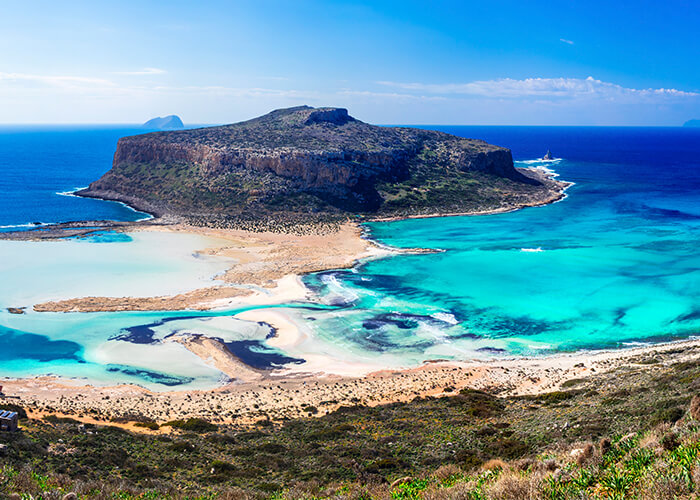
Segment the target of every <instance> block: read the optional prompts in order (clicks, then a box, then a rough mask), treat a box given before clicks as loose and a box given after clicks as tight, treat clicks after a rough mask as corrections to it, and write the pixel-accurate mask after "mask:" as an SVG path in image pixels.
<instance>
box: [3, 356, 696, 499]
mask: <svg viewBox="0 0 700 500" xmlns="http://www.w3.org/2000/svg"><path fill="white" fill-rule="evenodd" d="M653 361H654V360H651V362H652V364H649V365H638V366H637V367H636V368H633V369H622V370H619V371H618V372H616V373H612V374H606V375H600V376H598V377H595V378H591V379H590V380H587V381H584V382H580V383H579V382H578V381H573V382H571V383H569V386H570V387H568V388H567V389H566V390H565V391H562V392H556V393H549V394H543V395H540V396H533V397H511V398H496V397H494V396H491V395H489V394H486V393H481V392H474V391H466V392H462V393H460V394H458V395H455V396H452V397H447V398H441V399H421V400H415V401H413V402H411V403H407V404H392V405H387V406H380V407H374V408H367V407H353V408H346V409H341V410H340V411H338V412H336V413H334V414H331V415H328V416H324V417H321V418H308V419H301V420H294V421H288V422H282V423H268V425H260V426H258V427H257V428H254V429H233V428H223V427H222V428H219V429H218V430H216V431H214V430H213V427H212V428H209V427H208V426H206V425H205V426H202V428H198V426H197V425H190V426H189V427H190V428H189V430H182V429H180V430H178V431H177V432H175V433H174V434H173V435H171V436H146V435H139V434H132V433H129V432H126V431H123V430H121V429H118V428H115V427H99V428H94V429H88V430H87V432H86V431H85V430H80V429H79V426H78V424H77V423H76V422H73V421H70V420H57V419H55V418H53V419H51V418H50V419H48V420H44V421H25V422H24V428H25V430H24V432H23V433H21V434H16V435H8V434H4V435H0V436H1V437H0V442H2V443H6V444H7V445H8V450H7V453H6V458H5V461H6V463H7V464H8V465H10V468H6V469H4V471H3V472H2V473H1V474H0V496H2V495H3V494H5V495H7V494H9V492H11V491H24V492H32V491H34V493H37V492H39V490H40V489H42V488H43V489H45V490H52V489H53V490H58V489H60V490H62V491H69V490H71V489H77V490H78V491H83V490H85V489H86V488H87V489H90V488H92V489H93V490H95V491H98V490H102V491H111V490H110V488H117V489H120V488H121V490H123V491H128V490H129V488H131V489H132V493H133V494H134V495H137V494H140V493H141V492H142V491H145V490H149V489H150V490H152V492H155V493H153V495H155V496H154V498H163V497H166V496H167V495H168V493H167V492H168V491H169V490H171V489H172V490H173V491H171V493H170V495H171V496H172V497H178V496H179V495H181V494H183V493H182V492H189V493H188V494H189V495H191V498H195V497H204V495H207V494H213V492H226V491H228V492H230V491H232V489H234V488H237V490H236V491H237V492H238V493H239V494H242V493H241V492H242V491H246V492H248V493H247V494H250V495H252V496H255V497H262V498H265V497H270V496H275V495H276V496H277V497H284V496H287V497H289V498H310V497H312V496H315V497H319V498H324V497H331V496H335V495H336V494H338V493H342V495H341V496H346V497H351V498H357V497H358V495H359V496H361V494H366V495H369V496H365V497H364V498H370V497H375V498H389V497H393V498H423V497H425V498H443V497H444V498H452V497H453V495H452V494H451V493H450V494H449V495H448V496H443V497H441V496H440V495H446V494H448V493H449V492H453V493H455V495H456V494H457V493H456V492H460V493H459V495H458V496H457V498H519V497H518V494H516V493H514V492H517V491H521V492H522V491H526V490H527V491H529V493H528V494H527V495H525V496H522V497H520V498H579V497H580V495H581V493H582V492H585V493H587V494H589V495H593V496H594V497H596V498H623V496H615V495H616V494H617V493H616V494H612V493H610V492H618V493H620V492H627V496H624V498H636V497H637V496H638V497H639V498H673V496H672V495H671V496H656V497H653V496H652V497H648V496H644V494H645V493H644V492H645V488H647V487H648V486H649V485H657V486H655V487H654V491H658V489H659V488H660V487H661V486H659V484H662V483H663V485H665V486H664V487H665V488H667V490H668V491H675V493H678V494H681V496H680V497H687V496H688V495H690V492H691V491H694V489H695V486H694V485H695V482H694V481H695V480H696V479H698V480H700V469H698V463H699V462H698V451H699V450H700V434H699V433H698V431H697V430H696V429H698V425H697V422H696V421H694V420H692V419H691V418H690V417H689V416H687V415H686V411H687V408H688V405H689V401H690V399H691V395H692V394H693V393H694V392H696V391H697V388H698V386H700V366H699V365H698V364H695V363H692V364H689V363H682V364H676V365H673V366H670V367H668V366H663V365H659V364H653ZM309 411H310V412H313V409H312V408H310V409H309ZM674 422H675V423H676V426H675V427H674V428H672V427H671V426H672V424H674ZM195 423H196V422H195ZM176 425H177V424H176ZM185 427H187V425H185ZM629 433H632V434H631V435H629V436H627V437H625V438H624V439H623V440H622V441H620V437H621V436H626V435H628V434H629ZM604 438H609V439H611V440H612V442H613V444H612V446H610V445H609V444H608V442H607V441H606V440H605V439H604ZM601 439H603V441H602V444H601ZM60 440H62V442H61V441H60ZM585 443H592V445H589V446H588V447H587V448H586V447H585ZM572 447H576V448H583V449H584V451H583V452H581V456H579V457H573V456H571V455H570V453H569V451H568V450H570V449H571V448H572ZM492 459H500V460H504V461H506V462H499V461H497V462H491V463H488V461H489V460H492ZM485 463H486V468H484V465H485ZM23 469H24V472H21V473H19V471H22V470H23ZM27 471H31V472H27ZM405 476H410V477H411V478H412V479H411V480H410V481H407V482H406V483H405V484H404V485H395V486H394V487H393V488H392V487H390V486H389V483H391V482H394V481H395V480H396V479H398V478H402V477H405ZM118 479H122V480H125V481H126V482H127V484H129V485H130V486H128V487H126V486H123V485H122V486H115V485H114V481H116V480H118ZM75 481H78V483H75ZM85 481H88V482H90V481H93V483H92V485H90V486H89V487H88V486H86V485H85V484H82V482H85ZM657 483H658V484H657ZM504 488H505V489H506V490H507V491H510V493H507V494H505V493H503V492H502V491H501V490H503V489H504ZM509 488H510V489H509ZM3 489H4V490H3ZM506 490H504V491H506ZM511 490H512V491H511ZM362 492H364V493H362ZM499 492H500V493H499ZM609 493H610V494H609ZM504 495H505V496H504ZM606 495H608V496H606ZM635 495H637V496H635ZM640 495H641V496H640ZM658 495H661V493H658ZM669 495H670V494H669ZM88 496H89V495H88ZM119 498H132V496H129V495H126V494H125V496H122V497H119ZM133 498H140V497H137V496H133Z"/></svg>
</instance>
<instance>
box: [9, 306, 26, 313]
mask: <svg viewBox="0 0 700 500" xmlns="http://www.w3.org/2000/svg"><path fill="white" fill-rule="evenodd" d="M24 309H25V308H24V307H8V308H7V312H9V313H10V314H24Z"/></svg>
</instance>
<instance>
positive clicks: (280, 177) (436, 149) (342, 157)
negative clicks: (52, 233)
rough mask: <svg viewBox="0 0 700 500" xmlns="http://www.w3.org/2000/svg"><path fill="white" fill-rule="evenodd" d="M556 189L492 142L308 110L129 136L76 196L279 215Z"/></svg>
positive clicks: (483, 201)
mask: <svg viewBox="0 0 700 500" xmlns="http://www.w3.org/2000/svg"><path fill="white" fill-rule="evenodd" d="M550 189H551V186H545V185H544V184H543V183H542V182H541V181H540V180H538V179H536V178H533V177H532V176H528V175H524V174H523V172H521V171H519V170H517V169H516V168H514V166H513V159H512V156H511V153H510V151H509V150H508V149H505V148H501V147H498V146H493V145H490V144H487V143H486V142H484V141H480V140H475V139H464V138H461V137H456V136H453V135H449V134H445V133H442V132H437V131H430V130H421V129H414V128H404V127H379V126H375V125H369V124H367V123H364V122H361V121H359V120H357V119H355V118H353V117H351V116H350V115H349V114H348V111H347V110H346V109H343V108H311V107H308V106H300V107H296V108H289V109H282V110H276V111H273V112H271V113H269V114H267V115H264V116H261V117H259V118H256V119H253V120H249V121H246V122H241V123H236V124H232V125H225V126H220V127H209V128H202V129H193V130H186V131H175V132H155V133H151V134H144V135H138V136H132V137H125V138H122V139H120V140H119V142H118V144H117V151H116V153H115V155H114V162H113V165H112V169H111V170H110V171H109V172H108V173H107V174H105V175H104V176H103V177H102V178H101V179H99V180H97V181H95V182H93V183H92V184H91V185H90V187H89V188H88V189H86V190H84V191H82V192H79V193H78V194H80V195H83V196H93V197H100V198H107V199H116V200H119V201H123V202H126V203H129V204H130V205H133V206H135V207H137V208H140V209H144V210H147V211H149V212H152V213H153V212H154V213H157V214H159V215H162V214H175V215H180V216H192V215H197V216H199V217H206V216H207V215H212V216H217V217H221V216H235V217H245V218H266V217H267V218H269V217H271V216H279V215H280V214H287V215H289V214H292V213H294V214H312V216H344V215H347V214H349V213H353V214H367V215H376V214H379V215H392V214H395V215H401V214H412V213H424V212H426V211H431V210H432V211H437V212H439V211H443V210H444V211H455V210H465V211H466V210H467V209H483V208H485V207H486V208H489V207H490V208H498V206H499V205H500V204H502V203H505V202H506V201H507V200H508V199H509V198H510V195H512V194H516V195H518V196H521V195H525V196H526V197H527V196H535V197H537V196H541V195H545V194H547V193H548V191H549V190H550ZM549 194H551V193H549Z"/></svg>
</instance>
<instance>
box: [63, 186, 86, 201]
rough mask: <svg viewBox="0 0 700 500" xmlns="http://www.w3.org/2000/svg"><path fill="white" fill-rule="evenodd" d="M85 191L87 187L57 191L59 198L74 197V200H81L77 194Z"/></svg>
mask: <svg viewBox="0 0 700 500" xmlns="http://www.w3.org/2000/svg"><path fill="white" fill-rule="evenodd" d="M83 189H87V186H82V187H76V188H73V189H71V190H70V191H56V194H57V195H59V196H72V197H74V198H80V197H79V196H76V195H75V193H76V192H78V191H81V190H83Z"/></svg>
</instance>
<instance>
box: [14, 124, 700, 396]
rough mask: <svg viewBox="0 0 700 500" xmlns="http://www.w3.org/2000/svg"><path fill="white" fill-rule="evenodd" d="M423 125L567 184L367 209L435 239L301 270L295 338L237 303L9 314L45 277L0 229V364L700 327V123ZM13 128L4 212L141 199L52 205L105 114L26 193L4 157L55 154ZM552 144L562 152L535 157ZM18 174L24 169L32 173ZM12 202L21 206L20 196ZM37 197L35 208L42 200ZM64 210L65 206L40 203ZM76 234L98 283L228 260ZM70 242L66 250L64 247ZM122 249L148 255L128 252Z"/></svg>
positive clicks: (638, 333) (477, 354) (125, 362)
mask: <svg viewBox="0 0 700 500" xmlns="http://www.w3.org/2000/svg"><path fill="white" fill-rule="evenodd" d="M426 128H436V129H440V130H444V131H447V132H451V133H454V134H457V135H463V136H465V137H477V138H483V139H485V140H487V141H489V142H492V143H495V144H499V145H503V146H507V147H510V148H511V149H512V150H513V155H514V158H515V159H516V160H517V162H518V165H519V166H523V167H531V168H547V169H551V170H554V171H556V172H557V173H558V174H559V175H560V178H561V179H563V180H567V181H572V182H574V183H575V185H574V186H573V187H571V188H570V189H569V190H568V191H567V193H568V196H567V198H566V199H565V200H563V201H561V202H558V203H555V204H552V205H548V206H545V207H536V208H528V209H524V210H520V211H517V212H512V213H508V214H499V215H488V216H478V217H443V218H430V219H411V220H406V221H400V222H390V223H372V224H367V225H366V230H367V232H368V234H369V235H371V237H373V238H375V239H377V240H379V241H380V242H382V243H385V244H387V245H392V246H397V247H423V248H432V249H436V250H440V251H439V252H436V253H432V254H419V255H402V254H399V255H396V256H393V257H390V258H385V259H381V260H373V261H370V262H364V263H361V264H359V265H358V266H356V267H355V268H354V269H351V270H335V271H333V270H332V271H326V272H322V273H316V274H313V275H309V276H306V277H305V278H304V281H305V283H306V284H307V285H308V286H309V287H310V288H311V289H312V290H314V291H315V292H316V293H317V295H318V301H317V303H314V304H308V303H307V304H289V305H287V306H290V307H287V308H286V309H285V310H286V312H287V313H288V314H289V315H290V316H291V317H292V318H294V319H295V320H296V321H297V322H298V323H299V324H300V326H301V328H302V329H303V330H304V331H305V332H306V334H307V336H308V340H307V341H305V342H304V343H302V344H301V345H299V346H297V347H295V348H294V350H293V351H288V352H280V351H276V350H274V349H271V348H269V347H267V346H266V344H265V339H266V338H267V337H268V336H269V335H270V333H271V332H270V330H269V328H265V327H264V326H261V325H256V324H253V323H249V322H244V321H240V320H236V319H234V318H232V315H233V314H235V313H237V312H239V311H241V310H242V309H236V310H222V311H215V312H205V313H200V312H197V313H195V312H191V311H181V312H175V313H158V312H156V313H134V312H125V313H110V314H104V313H97V314H76V313H69V314H49V313H31V312H30V313H28V314H25V315H10V314H9V313H7V312H6V311H5V308H6V307H13V306H18V305H24V303H22V301H21V300H19V298H20V297H25V299H26V300H25V301H27V302H31V301H32V300H34V299H35V298H37V297H40V296H42V294H41V293H40V292H41V291H42V289H43V288H46V287H45V286H43V285H42V283H41V278H40V277H39V278H37V279H38V281H35V282H32V283H33V284H27V283H26V279H24V278H23V276H24V277H26V273H25V269H24V268H22V267H21V265H22V264H21V260H22V259H21V255H26V252H28V250H27V247H21V246H14V247H13V246H12V244H15V243H16V242H4V243H3V242H0V257H2V259H0V262H2V264H0V273H1V276H2V277H3V281H4V289H3V292H0V307H1V308H2V312H0V376H27V375H39V374H48V373H53V374H59V375H64V376H71V377H87V378H89V379H91V380H94V381H97V382H100V383H114V382H133V383H140V384H143V385H147V386H149V387H152V388H155V389H159V388H173V387H205V386H211V385H214V384H216V383H219V382H220V381H221V374H220V373H219V372H218V371H217V370H215V369H214V368H212V367H210V366H208V365H206V364H204V363H203V362H201V361H200V360H199V359H198V358H195V357H194V356H192V355H190V354H189V353H188V352H187V351H185V350H184V349H181V346H179V345H177V344H174V343H172V342H161V340H162V339H164V338H166V337H167V336H168V335H170V334H172V333H176V332H182V331H186V332H189V333H201V334H205V335H209V336H213V337H217V338H221V339H222V340H224V341H225V342H226V343H227V345H228V346H229V348H230V349H231V350H232V351H233V352H234V353H235V354H237V355H238V356H240V357H241V358H242V359H244V360H246V361H247V362H249V363H251V364H253V365H255V366H259V367H271V366H282V365H285V364H294V365H300V366H303V360H304V359H305V356H306V357H309V356H317V355H323V356H325V357H327V358H328V359H330V360H332V359H336V360H341V359H342V360H343V361H344V362H357V363H361V364H364V365H367V366H374V367H377V368H381V367H400V366H415V365H417V364H419V363H421V362H423V361H426V360H432V359H465V358H486V357H494V356H495V357H504V356H522V355H527V356H532V355H544V354H549V353H556V352H562V351H567V352H570V351H577V350H581V349H600V348H619V347H625V346H632V345H638V344H639V343H649V342H660V341H668V340H673V339H682V338H687V337H689V336H693V335H695V334H697V333H698V332H700V252H699V251H698V248H700V130H693V129H682V128H609V127H605V128H602V127H601V128H579V127H426ZM12 133H15V132H11V131H10V132H8V131H7V130H0V153H1V156H0V169H2V170H0V174H2V178H4V181H3V183H2V184H0V195H2V196H1V197H0V200H1V201H0V203H2V211H0V213H2V219H1V222H2V225H21V224H26V223H30V222H32V221H34V220H38V221H42V222H43V221H47V222H55V221H57V220H63V219H66V218H71V217H70V216H68V214H69V213H71V214H74V215H73V216H74V217H79V218H83V219H93V218H99V217H98V213H101V212H100V211H105V210H107V211H112V212H110V214H109V215H108V216H109V217H110V218H124V219H132V218H134V217H136V218H138V217H139V216H143V215H142V214H134V213H133V212H132V211H129V210H128V209H126V208H124V207H123V206H121V205H115V204H107V203H106V202H99V201H94V200H90V202H91V204H93V203H94V204H95V205H94V207H97V208H96V209H95V211H92V210H93V209H92V206H93V205H91V206H90V207H88V206H87V205H82V206H81V208H80V210H78V209H77V208H76V207H77V206H78V205H77V204H82V203H83V202H84V201H86V200H79V199H74V198H70V197H65V196H64V197H61V198H62V199H61V202H60V203H61V204H65V203H66V200H68V201H69V202H72V203H76V205H74V206H71V203H68V205H65V206H64V208H62V209H60V210H65V211H64V212H60V210H59V209H55V210H53V209H51V207H50V205H51V203H53V202H54V201H56V203H58V201H57V199H58V195H55V197H54V196H52V195H50V194H49V193H55V192H57V191H61V190H64V189H66V188H67V187H68V188H69V187H71V186H69V184H73V185H85V184H86V183H87V182H89V181H90V180H92V179H93V178H95V177H96V176H97V175H99V174H100V173H101V171H104V170H107V169H108V168H109V161H108V160H109V157H110V155H111V151H112V150H113V148H114V145H115V144H116V137H118V136H119V133H121V132H119V131H117V130H116V129H115V130H112V131H110V132H106V131H105V130H104V129H100V130H99V131H98V132H96V133H98V135H99V134H107V135H109V134H112V136H114V140H113V141H112V140H110V141H107V140H102V141H96V142H95V143H92V142H91V141H90V134H91V133H92V132H91V130H90V129H89V128H85V129H81V130H78V131H77V132H75V131H74V132H73V133H77V134H78V135H80V134H83V135H82V137H73V139H72V140H74V141H75V142H74V144H82V145H83V146H76V147H85V148H90V147H94V148H95V150H94V151H93V152H92V153H90V154H88V153H84V155H85V156H86V157H89V158H93V160H94V161H93V160H91V161H90V162H89V165H88V166H83V165H81V163H80V161H79V160H75V162H73V163H71V162H65V159H64V158H57V159H55V160H56V161H59V162H61V163H60V165H61V166H60V168H55V166H54V167H51V166H48V167H46V168H45V171H47V172H60V173H61V175H63V176H67V177H69V178H70V180H69V181H65V182H63V183H60V182H58V180H57V179H52V178H51V175H47V176H45V178H43V179H42V186H43V187H42V190H41V193H42V194H41V196H38V195H37V197H36V199H35V200H34V201H31V200H32V196H34V194H32V193H31V192H29V191H27V192H24V193H23V194H21V190H22V187H21V186H20V185H19V184H17V185H13V184H12V181H11V180H8V178H7V177H6V176H5V172H6V170H5V169H8V168H10V167H11V166H13V165H14V166H15V167H17V165H21V167H20V168H21V169H26V168H30V167H29V166H31V165H33V166H34V167H36V165H41V164H42V162H44V163H46V162H50V161H53V160H52V158H45V157H43V158H41V157H38V156H37V157H35V158H34V160H33V161H30V160H31V158H30V157H31V153H30V152H28V151H24V153H23V155H25V161H23V162H19V163H18V162H13V160H12V141H11V140H9V139H8V138H7V135H8V134H12ZM34 133H36V134H44V135H45V137H44V138H43V139H42V138H41V137H38V136H35V137H33V138H32V140H33V141H36V142H37V143H41V142H42V141H44V140H46V141H49V142H51V141H56V142H61V139H60V138H57V135H56V134H58V135H59V136H60V134H66V131H65V130H64V131H58V132H52V131H51V130H41V131H34ZM112 136H110V137H112ZM64 138H65V136H64ZM98 144H99V145H98ZM547 149H551V150H552V152H553V154H554V156H555V157H557V159H556V160H554V161H550V162H544V161H539V160H537V158H538V157H541V156H542V155H543V154H544V152H545V151H547ZM98 150H99V151H98ZM98 164H99V168H98ZM34 167H32V168H34ZM17 175H18V178H20V179H22V178H23V177H22V175H20V174H17ZM58 177H60V176H57V178H58ZM23 179H24V180H23V181H22V182H25V183H26V176H25V177H24V178H23ZM18 193H19V194H18ZM17 200H20V201H17ZM20 202H21V203H20ZM103 203H104V204H103ZM18 204H19V205H21V206H22V210H19V209H17V210H16V206H17V205H18ZM32 204H35V205H36V206H37V207H38V208H37V212H36V214H37V215H36V216H35V214H34V213H33V212H32V208H31V206H32ZM47 204H48V205H47ZM47 207H48V208H47ZM65 207H68V208H65ZM107 207H108V208H107ZM116 207H118V208H116ZM81 210H82V212H81ZM114 210H116V211H114ZM55 212H60V213H61V214H65V215H60V216H58V217H53V218H52V217H50V215H43V216H39V215H38V214H39V213H41V214H51V213H55ZM52 244H55V243H24V244H23V245H34V246H33V247H32V248H33V250H31V251H32V252H34V254H33V255H34V257H35V258H36V259H39V260H41V259H42V258H43V259H44V267H43V269H44V271H43V272H44V273H52V279H50V280H48V281H47V282H50V283H51V286H52V287H53V288H51V289H52V290H54V292H53V293H54V295H53V296H61V295H66V294H68V295H69V296H70V294H71V293H72V294H73V296H74V295H75V292H76V290H75V287H79V286H83V285H80V283H81V282H80V280H77V281H76V280H71V276H75V275H76V273H78V275H80V272H79V270H77V269H76V265H75V263H73V265H68V264H67V263H68V262H69V261H70V259H68V260H66V259H67V257H61V255H60V252H55V251H52V250H51V248H50V247H38V246H37V245H52ZM71 244H73V245H82V247H81V248H82V249H83V250H81V251H85V252H86V255H91V256H92V257H91V259H90V260H89V263H90V266H92V267H89V266H88V267H89V274H88V278H85V283H86V284H85V285H84V286H85V287H87V288H89V286H88V285H89V284H90V279H89V276H103V280H102V281H101V282H102V283H107V284H109V283H112V282H114V286H115V287H116V288H115V290H114V293H117V294H118V293H120V292H124V289H123V288H119V286H122V287H126V286H127V284H129V283H131V284H132V285H133V286H137V287H139V286H141V285H142V284H145V283H147V282H148V280H147V279H146V278H145V277H144V276H145V274H144V271H148V270H149V269H151V270H153V269H155V271H154V273H155V274H151V275H149V276H150V278H148V279H149V280H150V282H151V283H152V282H153V280H157V281H158V282H159V281H160V280H161V279H163V280H164V282H165V283H168V282H169V281H167V278H166V277H170V279H171V281H172V283H180V284H182V285H183V286H186V285H188V284H189V285H191V286H192V287H194V286H195V285H196V283H199V282H201V280H206V279H210V278H211V277H213V276H215V274H216V273H217V272H218V267H217V264H216V263H213V262H211V261H206V260H205V261H202V259H200V258H199V257H197V256H196V255H194V254H193V253H192V252H193V251H194V250H196V249H197V245H198V243H197V242H195V241H189V242H187V241H178V242H174V243H173V247H174V248H175V247H177V248H181V249H183V254H182V255H179V254H178V255H173V256H172V259H174V260H172V262H166V263H165V264H164V263H163V259H161V258H160V257H159V256H158V255H157V253H154V252H152V251H151V250H149V249H150V248H151V247H152V246H153V245H152V243H151V244H149V242H148V241H143V240H139V239H138V238H137V239H136V240H134V239H133V238H131V237H127V238H113V237H110V236H109V235H106V236H104V235H103V236H101V237H100V236H98V237H95V238H94V239H88V240H84V241H80V242H72V243H71ZM149 245H150V246H149ZM45 248H48V249H47V250H45ZM53 248H56V247H53ZM13 252H14V253H13ZM66 253H67V255H74V254H73V253H72V250H66ZM128 254H130V255H138V256H139V257H140V258H138V259H119V258H118V256H119V255H128ZM42 256H43V257H42ZM190 257H191V258H190ZM130 262H132V264H130ZM136 263H138V265H137V264H136ZM180 263H185V264H182V265H181V264H180ZM28 265H29V264H27V266H28ZM183 266H184V267H183ZM77 267H80V266H79V265H78V266H77ZM117 267H118V271H117V272H116V276H117V277H114V276H115V274H114V273H113V271H114V270H115V268H117ZM224 267H225V266H224ZM100 273H102V274H100ZM158 273H160V274H158ZM178 273H180V274H178ZM30 274H31V273H30ZM146 274H148V273H146ZM41 275H42V274H41V273H38V276H41ZM110 276H112V277H111V278H110ZM175 276H178V278H177V279H175V278H174V277H175ZM61 283H66V285H65V286H62V285H61ZM117 285H119V286H117ZM105 286H106V285H105ZM173 286H174V285H173ZM87 288H86V289H87ZM98 288H99V287H98ZM97 291H99V292H103V293H104V292H106V291H107V292H108V291H109V290H106V291H105V290H104V289H102V288H100V289H99V290H97ZM144 295H146V294H144Z"/></svg>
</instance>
